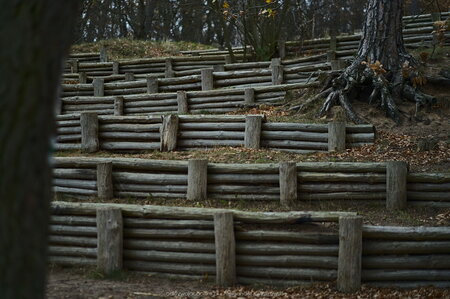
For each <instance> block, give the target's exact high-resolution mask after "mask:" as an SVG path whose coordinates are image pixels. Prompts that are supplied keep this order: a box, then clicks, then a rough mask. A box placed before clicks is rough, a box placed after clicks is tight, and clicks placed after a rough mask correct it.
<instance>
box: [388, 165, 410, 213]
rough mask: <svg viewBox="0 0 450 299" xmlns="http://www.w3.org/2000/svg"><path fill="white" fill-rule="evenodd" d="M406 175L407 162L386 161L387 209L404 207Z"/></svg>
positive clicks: (405, 202) (405, 200)
mask: <svg viewBox="0 0 450 299" xmlns="http://www.w3.org/2000/svg"><path fill="white" fill-rule="evenodd" d="M407 177H408V164H407V163H406V162H403V161H390V162H387V163H386V208H387V209H388V210H401V209H404V208H406V204H407V193H406V190H407V188H406V183H407Z"/></svg>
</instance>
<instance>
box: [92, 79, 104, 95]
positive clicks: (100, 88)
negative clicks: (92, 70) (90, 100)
mask: <svg viewBox="0 0 450 299" xmlns="http://www.w3.org/2000/svg"><path fill="white" fill-rule="evenodd" d="M92 86H93V87H94V97H103V96H104V95H105V80H104V79H101V78H94V80H93V81H92Z"/></svg>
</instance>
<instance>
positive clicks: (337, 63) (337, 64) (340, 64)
mask: <svg viewBox="0 0 450 299" xmlns="http://www.w3.org/2000/svg"><path fill="white" fill-rule="evenodd" d="M330 63H331V70H332V71H339V70H342V69H343V68H345V67H346V62H345V60H343V59H336V60H331V62H330Z"/></svg>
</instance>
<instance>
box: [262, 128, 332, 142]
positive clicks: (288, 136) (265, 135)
mask: <svg viewBox="0 0 450 299" xmlns="http://www.w3.org/2000/svg"><path fill="white" fill-rule="evenodd" d="M261 138H262V139H263V140H299V141H318V142H327V141H328V134H326V133H310V132H284V131H266V130H263V131H262V132H261Z"/></svg>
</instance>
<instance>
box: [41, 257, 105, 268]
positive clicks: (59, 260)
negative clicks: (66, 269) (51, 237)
mask: <svg viewBox="0 0 450 299" xmlns="http://www.w3.org/2000/svg"><path fill="white" fill-rule="evenodd" d="M49 262H50V263H53V264H57V265H61V266H95V265H97V260H96V259H95V258H87V257H66V256H49Z"/></svg>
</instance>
